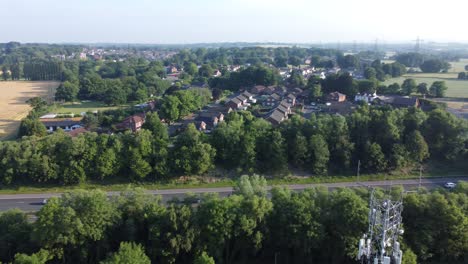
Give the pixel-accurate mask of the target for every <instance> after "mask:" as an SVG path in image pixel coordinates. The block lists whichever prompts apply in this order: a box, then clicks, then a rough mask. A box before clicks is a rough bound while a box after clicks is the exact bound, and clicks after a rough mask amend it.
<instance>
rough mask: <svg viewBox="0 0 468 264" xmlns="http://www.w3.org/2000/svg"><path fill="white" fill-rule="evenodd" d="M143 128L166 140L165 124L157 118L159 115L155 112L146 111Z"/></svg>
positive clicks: (167, 137) (167, 136)
mask: <svg viewBox="0 0 468 264" xmlns="http://www.w3.org/2000/svg"><path fill="white" fill-rule="evenodd" d="M142 128H144V129H147V130H149V131H151V133H152V134H153V136H154V137H156V138H159V139H163V140H168V139H169V135H168V131H167V127H166V125H164V124H163V123H162V122H161V120H160V119H159V115H158V113H156V112H153V113H151V112H148V113H146V118H145V123H144V124H143V127H142Z"/></svg>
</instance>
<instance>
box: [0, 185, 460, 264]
mask: <svg viewBox="0 0 468 264" xmlns="http://www.w3.org/2000/svg"><path fill="white" fill-rule="evenodd" d="M401 191H402V189H401V188H393V189H392V190H391V191H390V192H388V193H387V195H390V196H391V197H394V199H398V198H399V197H400V195H401ZM377 194H378V195H384V193H383V192H382V191H380V190H378V191H377ZM368 197H369V192H368V191H367V190H366V189H355V190H351V189H338V190H335V191H333V192H328V191H327V189H325V188H314V189H307V190H304V191H302V192H292V191H290V190H288V189H283V188H274V189H273V190H272V191H271V199H268V198H267V197H266V182H265V180H264V179H262V178H259V177H256V176H252V177H246V176H243V177H242V178H241V180H240V182H239V183H238V184H237V187H236V188H235V193H234V194H233V195H231V196H229V197H227V198H219V197H218V196H217V195H205V196H203V197H202V198H201V201H200V202H199V203H196V205H195V206H194V205H193V201H194V200H195V201H196V200H197V198H196V197H190V196H188V197H187V198H185V199H184V200H180V201H178V200H173V201H170V202H169V203H168V204H167V206H165V205H163V204H162V203H161V200H160V199H159V198H158V197H157V196H153V195H150V194H146V193H144V191H143V190H129V191H125V192H123V193H122V194H120V195H119V196H114V197H110V198H108V197H107V195H106V193H104V192H102V191H97V190H95V191H75V192H71V193H66V194H64V195H63V196H62V197H61V198H51V199H49V201H48V202H47V204H46V205H45V206H44V207H43V208H41V210H40V211H39V212H38V213H37V220H36V221H34V222H32V223H31V222H30V221H28V218H27V216H26V215H25V214H24V213H23V212H20V211H18V210H11V211H7V212H4V213H2V214H1V215H0V231H1V232H0V261H5V262H13V263H15V264H23V263H35V264H44V263H51V264H53V263H204V264H206V263H219V264H231V263H274V262H276V263H358V261H357V260H356V255H357V246H358V242H359V239H360V238H361V237H362V234H363V233H365V232H366V231H367V226H368V224H367V216H368V202H367V201H368ZM404 206H405V207H404V210H403V226H404V229H405V233H404V235H403V237H402V238H400V241H401V242H402V249H403V263H405V264H416V263H454V264H458V263H460V264H461V263H465V261H466V259H467V258H468V255H467V252H468V225H467V221H468V214H467V212H466V210H464V208H466V207H467V206H468V186H467V184H466V183H462V182H461V183H460V184H459V185H458V186H457V187H456V189H454V190H453V191H452V192H450V193H449V192H447V191H443V190H435V191H432V192H427V191H425V190H420V192H419V193H411V194H406V195H405V197H404Z"/></svg>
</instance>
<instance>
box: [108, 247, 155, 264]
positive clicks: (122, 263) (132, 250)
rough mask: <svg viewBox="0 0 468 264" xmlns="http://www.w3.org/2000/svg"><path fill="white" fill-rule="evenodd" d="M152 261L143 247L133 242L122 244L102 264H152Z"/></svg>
mask: <svg viewBox="0 0 468 264" xmlns="http://www.w3.org/2000/svg"><path fill="white" fill-rule="evenodd" d="M150 263H151V261H150V259H149V258H148V256H146V254H145V250H144V248H143V247H142V246H141V245H138V244H135V243H132V242H122V243H120V247H119V250H118V251H117V252H115V253H113V254H112V255H110V256H109V257H108V258H107V259H106V260H104V261H101V264H150Z"/></svg>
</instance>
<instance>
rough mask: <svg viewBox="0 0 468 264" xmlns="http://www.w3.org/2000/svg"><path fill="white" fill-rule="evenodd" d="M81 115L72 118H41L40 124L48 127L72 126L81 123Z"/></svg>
mask: <svg viewBox="0 0 468 264" xmlns="http://www.w3.org/2000/svg"><path fill="white" fill-rule="evenodd" d="M82 119H83V118H82V117H73V118H41V119H39V121H41V123H42V124H44V125H45V126H50V127H62V126H73V125H77V124H79V123H81V120H82Z"/></svg>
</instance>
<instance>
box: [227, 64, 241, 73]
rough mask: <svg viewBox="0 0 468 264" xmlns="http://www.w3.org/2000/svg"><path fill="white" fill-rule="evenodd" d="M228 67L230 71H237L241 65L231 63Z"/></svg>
mask: <svg viewBox="0 0 468 264" xmlns="http://www.w3.org/2000/svg"><path fill="white" fill-rule="evenodd" d="M228 69H229V71H230V72H237V71H239V70H240V69H241V66H239V65H231V66H229V68H228Z"/></svg>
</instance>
